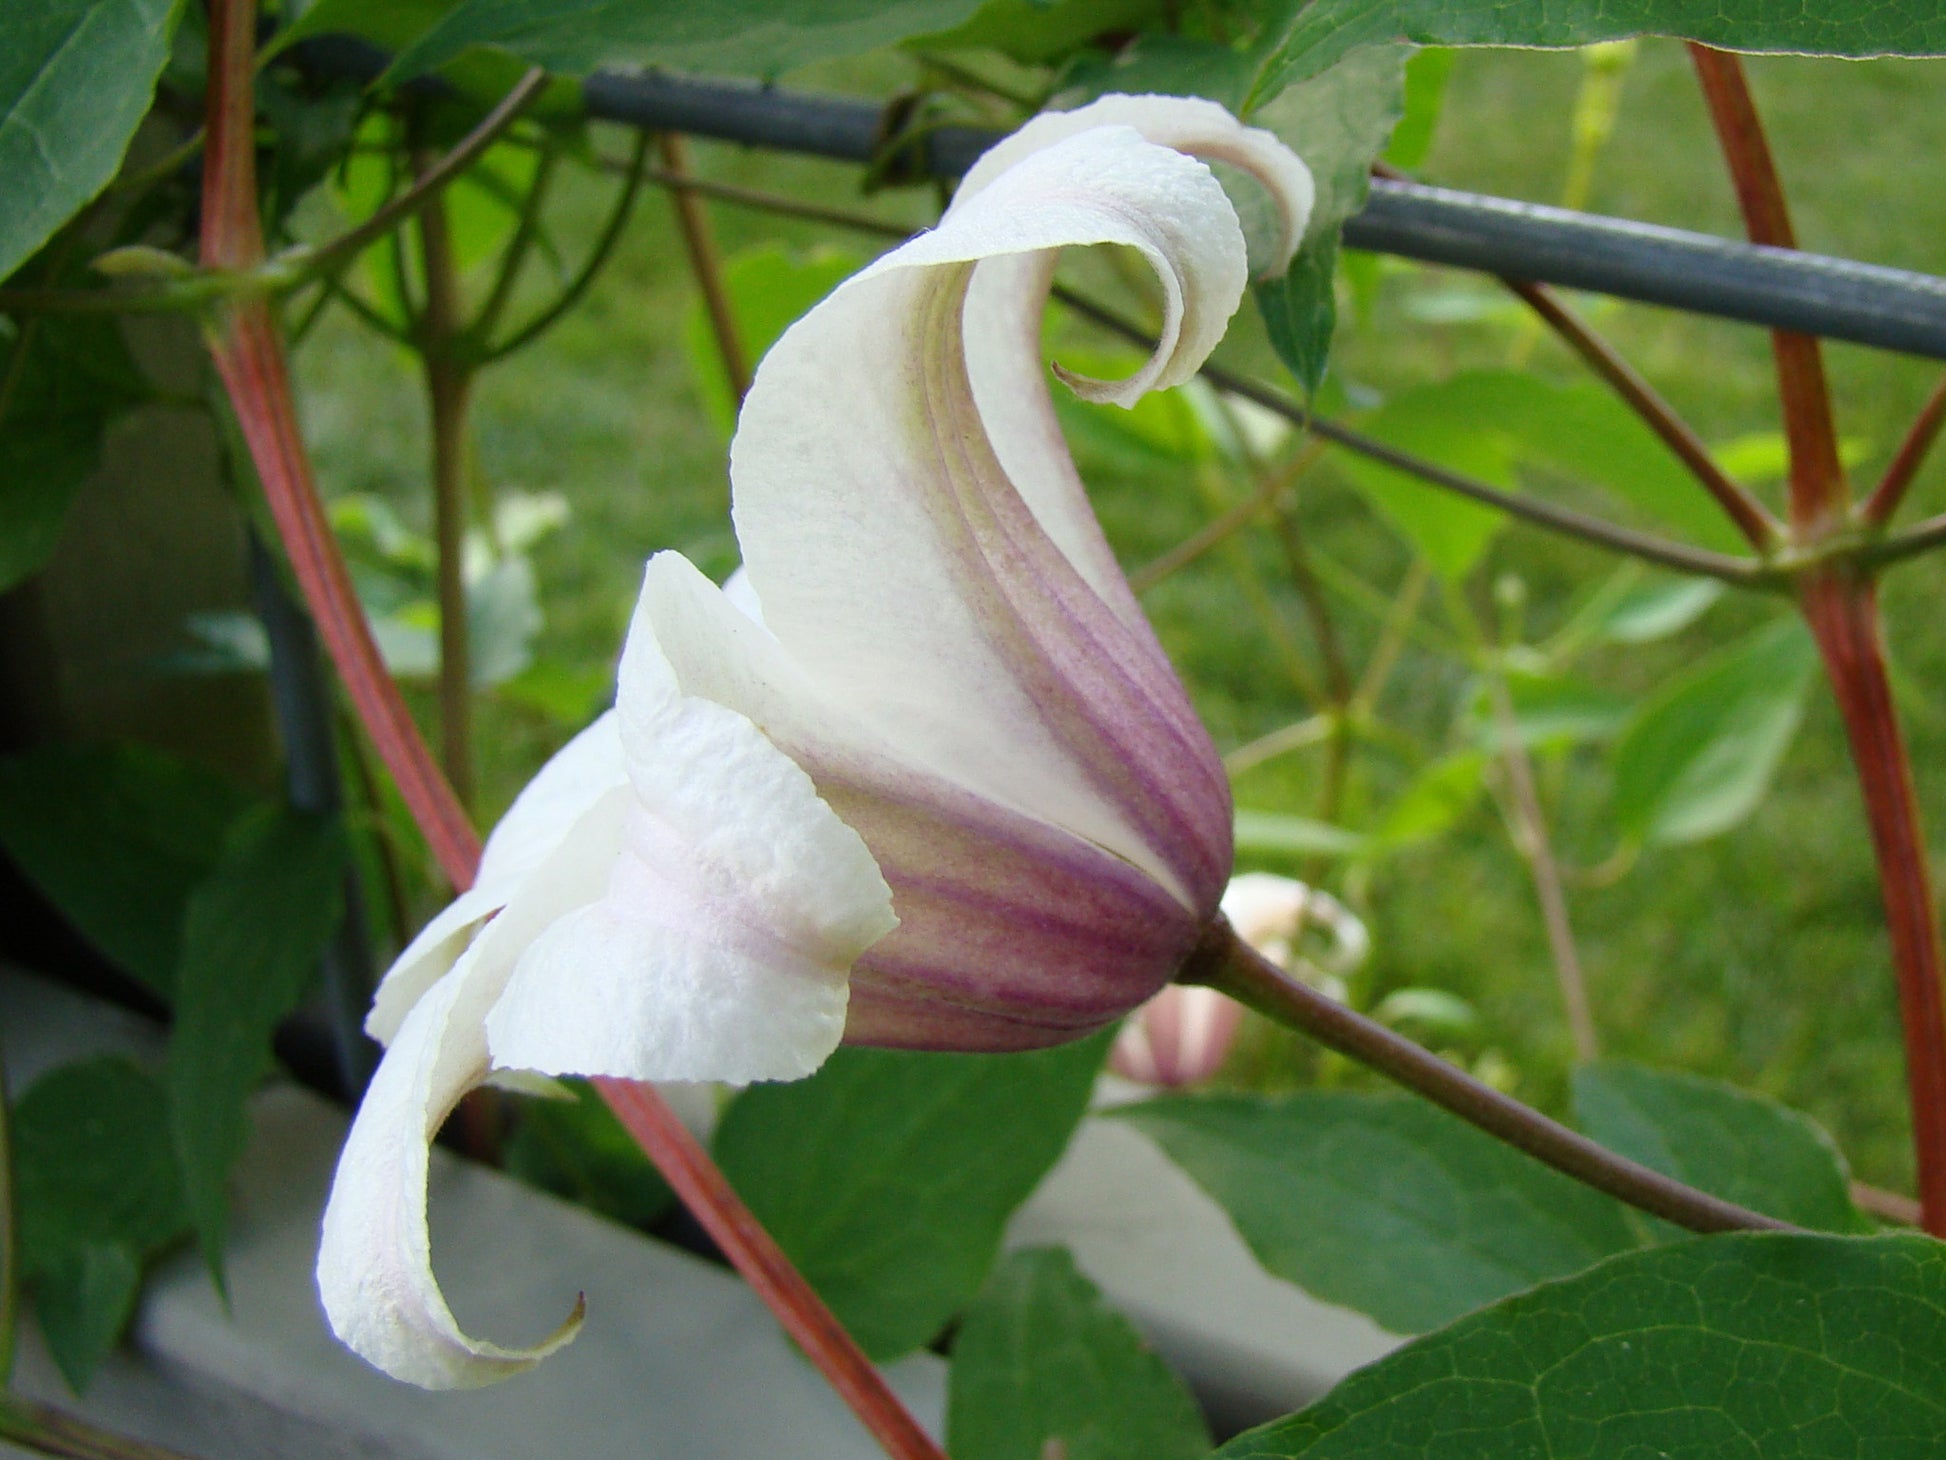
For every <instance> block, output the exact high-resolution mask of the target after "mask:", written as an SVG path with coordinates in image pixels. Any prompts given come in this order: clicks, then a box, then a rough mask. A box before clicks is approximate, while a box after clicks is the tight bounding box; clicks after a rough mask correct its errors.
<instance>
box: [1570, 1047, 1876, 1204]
mask: <svg viewBox="0 0 1946 1460" xmlns="http://www.w3.org/2000/svg"><path fill="white" fill-rule="evenodd" d="M1574 1114H1575V1120H1576V1121H1577V1122H1578V1123H1579V1124H1580V1126H1581V1128H1582V1129H1583V1130H1584V1131H1586V1132H1587V1133H1588V1134H1589V1135H1591V1136H1593V1137H1594V1138H1595V1139H1596V1140H1598V1141H1600V1142H1601V1143H1602V1144H1603V1145H1604V1146H1607V1147H1608V1148H1609V1149H1610V1150H1611V1151H1618V1152H1620V1153H1621V1154H1622V1155H1624V1156H1627V1157H1629V1158H1630V1159H1631V1160H1635V1161H1640V1162H1641V1163H1642V1164H1643V1165H1644V1166H1647V1167H1650V1168H1651V1169H1653V1170H1656V1171H1660V1172H1662V1173H1663V1174H1664V1175H1665V1176H1673V1177H1675V1178H1676V1179H1677V1180H1678V1181H1685V1182H1687V1183H1689V1185H1691V1186H1696V1187H1700V1188H1702V1189H1703V1190H1704V1191H1707V1192H1710V1193H1712V1194H1713V1195H1716V1196H1720V1197H1723V1198H1725V1199H1726V1200H1729V1201H1733V1202H1736V1203H1738V1204H1739V1205H1742V1206H1747V1207H1751V1208H1753V1209H1755V1210H1757V1211H1760V1212H1767V1213H1769V1214H1770V1215H1771V1216H1773V1217H1781V1218H1782V1219H1783V1220H1785V1221H1787V1222H1793V1223H1795V1224H1796V1225H1798V1226H1800V1227H1811V1228H1815V1229H1818V1230H1821V1231H1827V1232H1869V1231H1872V1230H1874V1229H1873V1227H1872V1224H1871V1223H1870V1222H1869V1221H1867V1220H1866V1219H1865V1218H1864V1217H1863V1216H1861V1215H1860V1214H1859V1211H1858V1209H1857V1208H1856V1207H1854V1206H1853V1205H1852V1202H1851V1192H1850V1185H1851V1179H1850V1175H1849V1173H1848V1172H1847V1171H1846V1169H1845V1160H1844V1157H1843V1156H1841V1155H1840V1154H1839V1153H1838V1148H1837V1146H1836V1145H1835V1144H1834V1143H1833V1142H1832V1139H1831V1137H1830V1136H1828V1135H1826V1134H1825V1133H1824V1131H1823V1130H1822V1129H1821V1128H1820V1127H1819V1126H1818V1124H1817V1122H1815V1121H1813V1120H1812V1119H1811V1118H1810V1117H1809V1116H1808V1115H1804V1114H1802V1113H1800V1112H1798V1111H1795V1110H1791V1109H1789V1108H1787V1107H1786V1106H1782V1105H1779V1104H1777V1103H1776V1102H1775V1101H1771V1100H1766V1099H1764V1098H1763V1097H1762V1096H1760V1095H1752V1094H1750V1093H1749V1092H1748V1091H1745V1090H1739V1089H1737V1088H1736V1087H1735V1086H1733V1085H1725V1084H1723V1083H1722V1082H1721V1081H1720V1080H1705V1079H1702V1078H1701V1077H1699V1076H1696V1075H1682V1074H1675V1073H1673V1072H1670V1071H1667V1070H1651V1069H1644V1068H1643V1067H1642V1066H1640V1065H1630V1064H1621V1063H1612V1062H1611V1063H1606V1064H1598V1065H1583V1066H1581V1067H1580V1068H1579V1069H1577V1070H1576V1071H1575V1072H1574ZM1665 1231H1666V1234H1667V1235H1670V1236H1681V1235H1682V1234H1681V1233H1679V1232H1677V1231H1675V1229H1673V1228H1668V1229H1665Z"/></svg>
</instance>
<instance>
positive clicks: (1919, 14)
mask: <svg viewBox="0 0 1946 1460" xmlns="http://www.w3.org/2000/svg"><path fill="white" fill-rule="evenodd" d="M1283 13H1284V15H1286V16H1287V17H1289V19H1288V20H1287V21H1286V22H1285V23H1284V24H1283V25H1282V26H1276V25H1272V26H1267V27H1266V39H1265V41H1264V42H1263V43H1260V46H1259V50H1260V51H1261V53H1262V54H1263V58H1264V59H1263V74H1262V78H1261V79H1260V80H1259V82H1258V84H1257V92H1258V94H1259V95H1271V94H1274V93H1275V92H1276V91H1277V90H1278V88H1280V87H1282V86H1285V85H1288V84H1289V83H1291V82H1293V81H1296V80H1298V79H1300V78H1302V77H1306V76H1315V75H1316V74H1317V73H1318V72H1319V71H1322V70H1323V69H1324V68H1325V67H1327V66H1331V65H1333V64H1335V63H1336V62H1337V61H1338V60H1339V59H1340V58H1342V57H1343V56H1345V55H1346V54H1347V53H1349V52H1351V51H1353V50H1355V49H1356V48H1358V47H1360V46H1369V45H1374V44H1378V43H1382V42H1387V41H1412V42H1414V43H1415V44H1418V45H1425V46H1585V45H1589V44H1591V43H1593V42H1596V41H1614V40H1621V39H1623V38H1625V37H1627V36H1635V35H1663V36H1676V37H1679V38H1681V39H1683V40H1694V41H1702V42H1704V43H1705V44H1707V45H1712V46H1720V47H1722V48H1723V49H1725V50H1731V51H1783V52H1792V53H1800V54H1805V55H1822V56H1888V55H1898V56H1937V55H1946V14H1942V13H1941V11H1940V10H1939V8H1938V7H1937V6H1935V5H1930V4H1924V3H1915V0H1902V3H1893V4H1865V3H1860V0H1851V3H1848V4H1842V5H1805V4H1802V3H1800V0H1724V3H1722V4H1718V5H1697V4H1694V3H1693V0H1504V3H1500V4H1494V5H1477V4H1468V3H1465V0H1310V3H1306V4H1286V5H1285V6H1284V12H1283Z"/></svg>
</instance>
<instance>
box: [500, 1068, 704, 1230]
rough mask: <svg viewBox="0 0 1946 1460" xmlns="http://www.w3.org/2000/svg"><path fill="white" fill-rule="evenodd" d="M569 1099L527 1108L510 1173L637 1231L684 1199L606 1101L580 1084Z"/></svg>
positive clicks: (511, 1152) (565, 1085)
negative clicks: (649, 1160)
mask: <svg viewBox="0 0 1946 1460" xmlns="http://www.w3.org/2000/svg"><path fill="white" fill-rule="evenodd" d="M562 1090H563V1092H564V1094H565V1097H566V1098H564V1099H559V1100H553V1099H536V1100H527V1101H523V1102H522V1103H521V1107H520V1115H519V1118H518V1119H517V1121H516V1122H515V1125H514V1129H513V1134H512V1135H511V1136H509V1137H508V1138H507V1141H506V1144H505V1145H504V1147H503V1148H502V1150H501V1153H500V1154H501V1158H502V1160H503V1162H504V1164H505V1166H506V1169H507V1173H508V1174H509V1175H511V1176H517V1177H519V1178H520V1179H521V1180H522V1181H525V1182H527V1183H528V1184H529V1185H531V1186H538V1187H540V1188H541V1190H543V1191H551V1192H553V1193H554V1194H555V1195H556V1196H564V1197H566V1198H568V1199H569V1200H570V1201H574V1202H578V1203H579V1204H580V1205H582V1206H584V1207H586V1208H588V1210H589V1211H594V1212H600V1213H601V1214H602V1215H603V1216H605V1217H612V1218H614V1219H615V1220H616V1221H618V1222H626V1223H628V1224H629V1225H630V1226H632V1227H647V1226H649V1225H650V1224H651V1223H653V1222H655V1221H656V1220H657V1219H658V1218H660V1217H661V1216H662V1215H663V1214H664V1213H665V1212H667V1211H668V1210H669V1207H670V1205H671V1204H672V1203H673V1202H674V1201H675V1199H676V1194H675V1193H674V1192H673V1191H671V1190H670V1189H669V1184H668V1183H667V1182H666V1181H664V1180H663V1179H662V1176H661V1174H660V1173H659V1172H657V1170H656V1169H655V1167H654V1166H652V1165H650V1164H649V1163H648V1162H647V1161H645V1160H643V1159H642V1150H641V1147H639V1146H637V1145H636V1144H635V1140H634V1138H633V1137H632V1136H630V1135H629V1133H628V1132H627V1131H625V1130H623V1129H622V1125H621V1122H620V1121H618V1120H616V1119H615V1116H614V1113H613V1112H612V1111H610V1110H609V1108H608V1107H607V1106H606V1105H604V1104H602V1102H601V1099H600V1097H598V1096H597V1095H595V1093H594V1092H593V1091H592V1090H590V1089H589V1088H588V1086H587V1085H586V1084H584V1083H583V1082H581V1081H579V1080H568V1081H563V1082H562Z"/></svg>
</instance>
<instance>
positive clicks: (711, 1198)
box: [594, 1079, 945, 1460]
mask: <svg viewBox="0 0 1946 1460" xmlns="http://www.w3.org/2000/svg"><path fill="white" fill-rule="evenodd" d="M594 1083H595V1087H596V1088H597V1089H598V1090H600V1091H601V1096H602V1099H604V1100H606V1101H607V1102H608V1108H609V1109H610V1110H612V1111H614V1112H615V1117H616V1119H618V1120H620V1121H621V1123H622V1125H623V1126H624V1127H626V1129H627V1130H628V1133H629V1134H630V1135H631V1136H633V1137H635V1141H636V1143H637V1144H638V1145H640V1146H641V1147H642V1149H643V1150H645V1151H646V1150H652V1151H654V1152H655V1161H656V1165H657V1166H658V1167H659V1168H660V1169H661V1171H662V1174H663V1175H664V1176H665V1177H667V1178H668V1181H669V1184H670V1185H671V1186H672V1187H674V1188H675V1190H676V1195H678V1196H680V1197H681V1198H682V1200H683V1205H685V1206H686V1207H688V1208H689V1209H690V1211H692V1212H694V1213H695V1214H696V1219H697V1220H698V1221H700V1222H701V1223H702V1224H703V1227H704V1230H706V1231H707V1232H708V1233H709V1234H710V1236H711V1238H712V1239H714V1240H715V1242H716V1245H717V1246H718V1247H720V1248H722V1249H723V1254H724V1256H726V1257H728V1258H729V1259H730V1261H731V1262H732V1263H734V1264H735V1265H736V1269H737V1271H738V1272H740V1273H742V1274H743V1276H744V1280H745V1281H747V1282H748V1283H749V1284H750V1286H751V1287H752V1288H754V1289H756V1292H757V1296H758V1297H760V1298H762V1299H763V1300H764V1303H765V1304H766V1305H767V1306H768V1307H769V1309H770V1311H771V1312H773V1313H775V1314H776V1315H777V1317H778V1320H779V1321H780V1322H781V1323H782V1324H783V1325H784V1330H785V1331H786V1332H787V1333H789V1334H790V1336H791V1337H792V1338H794V1339H796V1340H797V1342H798V1344H799V1345H800V1346H802V1348H803V1349H804V1351H805V1352H806V1353H808V1354H811V1355H812V1356H813V1357H814V1358H816V1359H817V1361H818V1366H819V1367H820V1368H821V1369H823V1370H824V1376H825V1378H826V1379H827V1380H828V1381H829V1382H830V1384H831V1387H832V1388H833V1389H835V1390H837V1391H838V1396H839V1397H840V1398H841V1399H843V1400H844V1401H845V1403H846V1404H848V1405H850V1406H851V1410H852V1413H854V1414H856V1415H857V1416H858V1418H859V1419H860V1420H862V1421H863V1422H864V1424H865V1427H866V1428H867V1429H869V1430H870V1431H871V1432H872V1435H873V1437H874V1438H875V1439H876V1440H877V1441H878V1442H879V1444H880V1446H881V1447H883V1449H884V1450H885V1452H886V1453H887V1454H888V1455H898V1456H924V1457H931V1460H945V1456H944V1454H943V1453H942V1452H941V1451H940V1449H939V1447H938V1446H937V1445H936V1444H935V1443H934V1442H933V1439H932V1437H931V1436H930V1435H928V1434H927V1433H926V1432H925V1431H924V1430H922V1429H920V1428H919V1424H918V1421H916V1420H914V1419H913V1417H912V1415H911V1414H910V1413H909V1412H908V1411H907V1410H906V1408H905V1406H904V1405H903V1404H902V1403H900V1401H899V1398H898V1396H897V1395H895V1394H893V1393H892V1391H891V1390H890V1389H889V1388H887V1387H886V1384H885V1380H884V1378H883V1377H882V1376H881V1375H880V1374H879V1372H878V1370H877V1369H876V1368H874V1367H873V1366H872V1361H871V1360H870V1359H868V1358H866V1357H865V1354H864V1352H863V1351H862V1350H861V1349H860V1348H859V1347H858V1345H857V1344H856V1343H855V1342H853V1340H852V1337H851V1335H850V1334H849V1333H847V1332H845V1329H844V1326H843V1325H842V1324H840V1323H839V1322H838V1320H837V1318H836V1317H835V1316H834V1315H833V1314H832V1312H831V1310H830V1309H829V1308H827V1307H825V1306H824V1304H823V1302H822V1301H821V1300H820V1299H819V1298H818V1295H817V1294H816V1293H815V1292H813V1291H812V1290H811V1285H810V1284H809V1283H807V1282H805V1280H804V1276H803V1274H802V1273H800V1272H799V1271H798V1270H797V1269H796V1268H795V1267H793V1266H792V1265H791V1260H790V1259H789V1258H788V1257H786V1256H785V1255H784V1253H783V1250H782V1249H781V1248H779V1247H778V1245H777V1243H776V1242H775V1240H773V1239H772V1237H771V1235H770V1233H768V1232H766V1231H765V1230H764V1228H763V1224H762V1223H760V1222H759V1221H758V1220H757V1219H756V1217H754V1216H753V1215H751V1212H750V1209H749V1208H748V1207H746V1206H744V1204H743V1202H742V1201H741V1199H740V1198H738V1196H737V1194H736V1192H735V1191H734V1190H733V1189H732V1188H731V1186H730V1184H729V1182H728V1181H727V1180H725V1179H724V1176H723V1173H722V1171H721V1170H719V1169H718V1168H717V1166H716V1163H715V1162H713V1161H711V1160H710V1158H709V1156H708V1155H707V1154H706V1153H705V1152H704V1150H703V1148H702V1146H701V1145H700V1144H699V1143H698V1142H697V1140H696V1138H695V1137H694V1136H693V1135H691V1134H690V1133H689V1130H688V1128H687V1127H686V1126H684V1125H683V1123H682V1121H681V1120H679V1119H678V1118H677V1117H676V1114H675V1112H674V1111H673V1110H671V1109H670V1108H669V1104H668V1102H667V1101H665V1100H663V1099H662V1097H661V1096H660V1095H658V1094H657V1093H656V1090H655V1087H654V1086H652V1085H638V1084H634V1083H632V1082H630V1081H627V1080H610V1079H598V1080H596V1081H595V1082H594Z"/></svg>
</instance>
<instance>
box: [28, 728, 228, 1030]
mask: <svg viewBox="0 0 1946 1460" xmlns="http://www.w3.org/2000/svg"><path fill="white" fill-rule="evenodd" d="M249 804H250V803H249V799H248V798H247V797H246V796H245V795H244V793H243V792H241V791H239V790H238V789H237V788H236V787H235V786H234V785H232V784H231V783H230V782H228V781H226V780H224V779H223V778H222V777H220V776H216V775H212V774H211V773H210V772H208V771H206V770H203V769H202V768H200V767H198V766H194V765H191V764H189V763H187V762H185V761H179V760H175V759H172V758H171V757H169V756H166V755H163V754H162V753H161V752H159V751H155V750H150V749H148V748H146V747H144V746H138V745H116V746H88V747H77V746H49V747H47V748H45V749H42V750H36V751H32V752H30V753H28V754H26V755H19V756H13V757H11V758H9V759H6V760H0V847H5V849H6V851H7V855H8V856H10V857H12V858H13V860H14V862H15V863H16V864H17V865H18V866H19V867H20V869H21V870H22V871H23V872H25V873H26V874H27V876H28V878H29V879H30V880H31V881H32V882H33V883H34V885H35V886H36V887H37V888H39V889H40V891H41V893H42V894H43V895H44V896H45V897H46V898H47V899H48V901H50V902H51V903H53V904H54V906H55V907H56V908H58V909H60V911H61V914H62V916H63V917H65V918H66V919H67V920H68V921H69V922H70V923H72V924H73V925H74V927H75V930H76V931H77V932H79V933H80V934H81V935H82V936H83V937H84V938H86V939H87V940H88V941H89V942H90V943H93V944H94V945H95V946H96V947H97V948H99V949H100V950H101V951H102V952H103V953H105V954H107V955H108V957H109V958H111V959H113V960H114V961H115V962H116V963H117V964H119V965H120V966H121V967H122V968H123V969H125V970H126V971H127V972H129V973H130V974H132V975H134V976H135V977H136V978H138V979H140V980H141V981H142V983H143V984H145V985H146V986H147V987H148V988H149V989H150V990H151V991H152V992H154V993H155V994H156V995H157V996H158V997H160V998H163V999H165V1000H166V999H168V998H170V997H171V995H172V992H173V990H174V988H175V982H176V968H177V965H178V964H179V963H180V962H181V948H182V926H183V911H184V908H185V906H186V905H187V903H188V901H189V896H190V893H191V891H192V890H193V889H194V888H195V887H196V885H197V884H198V883H199V882H201V881H202V880H203V878H204V877H205V876H207V875H208V874H209V872H210V869H211V868H213V867H214V866H215V865H216V863H217V860H218V858H219V857H220V856H221V854H222V847H223V840H224V837H225V835H226V834H227V833H228V831H229V829H230V826H231V825H232V823H233V822H235V821H236V819H237V818H238V817H239V816H240V815H242V814H243V812H244V810H245V809H246V807H247V806H248V805H249Z"/></svg>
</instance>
